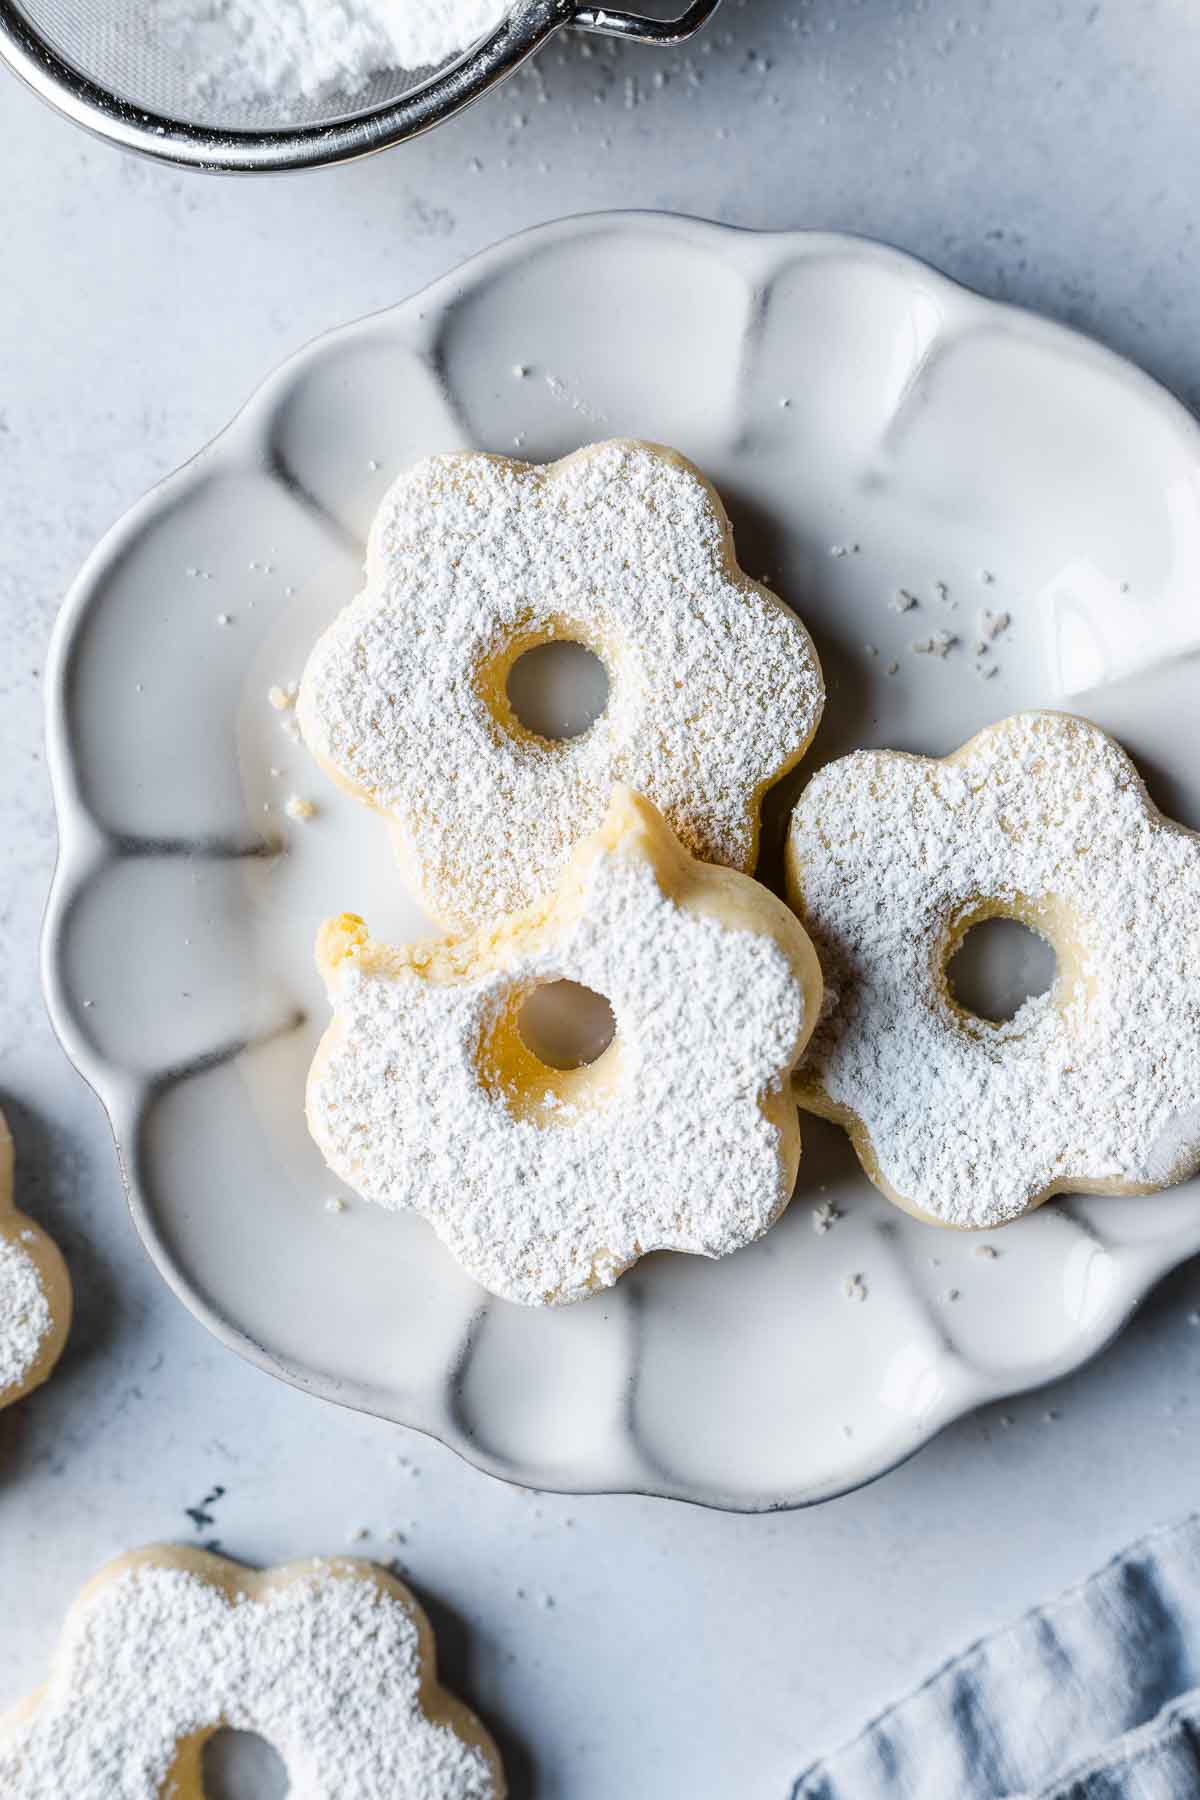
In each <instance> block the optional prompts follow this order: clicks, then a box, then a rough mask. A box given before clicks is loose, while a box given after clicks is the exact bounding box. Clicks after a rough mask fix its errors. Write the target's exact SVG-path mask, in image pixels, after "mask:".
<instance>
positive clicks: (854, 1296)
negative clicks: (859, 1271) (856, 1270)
mask: <svg viewBox="0 0 1200 1800" xmlns="http://www.w3.org/2000/svg"><path fill="white" fill-rule="evenodd" d="M842 1292H843V1294H845V1296H846V1298H847V1300H859V1301H861V1300H865V1299H866V1297H867V1284H866V1282H865V1281H864V1280H863V1278H862V1276H861V1275H847V1277H846V1279H845V1281H844V1282H843V1283H842Z"/></svg>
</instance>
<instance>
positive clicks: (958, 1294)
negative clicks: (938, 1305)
mask: <svg viewBox="0 0 1200 1800" xmlns="http://www.w3.org/2000/svg"><path fill="white" fill-rule="evenodd" d="M942 1298H943V1299H944V1300H945V1301H947V1303H949V1304H951V1305H952V1304H953V1302H954V1301H955V1300H961V1299H962V1290H961V1289H960V1288H947V1289H946V1292H945V1293H944V1294H943V1296H942Z"/></svg>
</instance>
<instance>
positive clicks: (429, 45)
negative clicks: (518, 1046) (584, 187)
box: [160, 0, 507, 106]
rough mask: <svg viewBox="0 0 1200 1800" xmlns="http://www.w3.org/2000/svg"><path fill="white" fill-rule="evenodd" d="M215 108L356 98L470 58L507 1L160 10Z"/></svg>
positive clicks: (200, 91) (234, 0) (170, 3)
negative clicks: (457, 57)
mask: <svg viewBox="0 0 1200 1800" xmlns="http://www.w3.org/2000/svg"><path fill="white" fill-rule="evenodd" d="M160 4H161V5H162V6H163V10H164V13H165V16H166V20H167V22H168V25H169V27H170V29H171V33H172V36H173V38H174V40H175V42H176V43H177V44H178V45H179V46H180V47H181V48H183V49H185V50H186V51H187V53H188V56H189V60H190V62H191V64H192V67H193V68H194V70H195V75H194V77H193V83H192V85H193V90H194V92H195V93H196V95H197V96H198V97H199V98H201V99H204V100H207V101H209V102H210V103H211V102H212V101H214V100H216V101H219V102H221V103H223V104H226V105H229V104H233V105H241V106H254V105H263V104H275V105H279V104H281V103H282V104H286V103H288V102H295V101H298V100H308V101H319V100H325V99H329V98H332V97H333V96H335V95H351V94H355V93H357V92H359V90H360V89H362V88H364V87H365V86H366V85H367V83H368V82H369V81H371V79H372V78H373V77H374V76H376V75H379V74H381V73H384V72H386V71H388V70H391V69H395V68H400V69H423V68H428V67H431V66H433V65H434V64H437V63H441V62H444V61H445V60H446V58H447V57H449V56H452V55H454V54H455V53H456V52H458V51H460V50H466V49H468V48H469V47H470V46H471V45H472V44H474V43H476V42H477V41H478V39H480V38H481V37H483V36H484V34H485V33H486V32H489V31H491V30H492V29H493V28H494V27H495V26H496V25H497V24H499V22H500V20H501V19H502V18H503V16H504V13H505V11H506V10H507V9H506V6H505V4H504V0H160Z"/></svg>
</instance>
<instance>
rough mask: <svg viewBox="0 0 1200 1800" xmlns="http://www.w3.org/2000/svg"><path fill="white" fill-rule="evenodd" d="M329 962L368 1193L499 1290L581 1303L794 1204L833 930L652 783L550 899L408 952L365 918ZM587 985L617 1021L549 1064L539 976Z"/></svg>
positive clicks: (327, 1086)
mask: <svg viewBox="0 0 1200 1800" xmlns="http://www.w3.org/2000/svg"><path fill="white" fill-rule="evenodd" d="M318 962H319V964H320V966H321V969H322V971H323V973H324V976H325V979H326V982H327V984H328V987H329V994H330V999H331V1001H332V1004H333V1008H334V1020H333V1024H332V1025H331V1026H330V1028H329V1030H328V1031H327V1033H326V1035H325V1037H324V1039H323V1040H322V1043H321V1045H320V1048H319V1049H318V1051H317V1055H316V1059H315V1061H314V1063H313V1067H312V1072H311V1075H310V1077H309V1084H308V1118H309V1125H310V1128H311V1130H312V1133H313V1136H314V1137H315V1139H316V1141H317V1143H318V1144H319V1145H320V1147H321V1149H322V1151H323V1152H324V1154H325V1157H326V1159H327V1161H328V1162H329V1164H330V1166H331V1167H332V1168H333V1169H334V1170H335V1171H336V1173H337V1174H338V1175H340V1176H341V1178H342V1179H343V1180H344V1181H346V1182H348V1183H350V1185H351V1186H353V1187H355V1188H357V1189H358V1191H359V1192H360V1193H362V1194H364V1195H365V1196H366V1197H367V1199H369V1200H374V1201H376V1202H378V1203H379V1204H380V1205H382V1206H388V1207H394V1208H400V1207H414V1208H416V1209H417V1210H418V1211H419V1212H421V1213H423V1214H424V1215H425V1217H426V1218H428V1219H429V1220H430V1221H431V1222H432V1224H433V1225H434V1227H435V1229H436V1230H437V1232H438V1235H439V1236H440V1237H441V1238H442V1240H443V1242H444V1243H445V1244H446V1246H447V1248H448V1249H449V1250H450V1251H451V1253H452V1254H453V1255H454V1256H456V1257H457V1258H458V1260H459V1262H460V1263H461V1264H462V1265H463V1267H464V1268H465V1269H466V1270H467V1271H468V1272H469V1273H470V1274H471V1275H473V1276H474V1277H475V1279H476V1280H477V1281H479V1282H481V1283H482V1284H483V1286H484V1287H486V1288H489V1289H490V1290H491V1292H492V1293H494V1294H499V1295H502V1296H504V1297H506V1298H508V1299H510V1300H518V1301H523V1302H525V1303H526V1304H529V1305H543V1304H558V1303H561V1302H564V1301H569V1300H578V1299H581V1298H582V1297H583V1296H584V1295H586V1294H589V1293H592V1292H594V1291H595V1290H596V1289H597V1288H600V1287H608V1286H611V1285H612V1283H613V1282H614V1281H615V1280H616V1279H617V1277H618V1276H619V1275H620V1274H621V1272H622V1271H623V1270H624V1269H626V1268H628V1266H629V1265H630V1264H631V1263H632V1262H634V1261H636V1260H637V1258H638V1257H640V1256H644V1255H646V1253H647V1252H648V1251H651V1250H657V1249H671V1250H688V1251H692V1252H695V1253H697V1254H699V1255H703V1256H721V1255H723V1254H724V1253H725V1252H726V1251H730V1250H736V1249H738V1248H739V1247H740V1246H741V1245H743V1244H747V1243H749V1242H750V1241H751V1240H752V1239H753V1238H756V1237H759V1236H760V1235H761V1234H762V1233H763V1232H764V1231H766V1229H767V1228H768V1226H769V1225H771V1224H772V1223H773V1221H774V1220H775V1219H776V1217H777V1216H778V1214H779V1213H780V1212H781V1211H782V1209H783V1208H784V1206H786V1204H787V1202H788V1199H789V1198H790V1196H791V1192H792V1187H793V1184H794V1182H795V1178H796V1168H797V1163H798V1160H799V1155H800V1134H799V1124H798V1120H797V1115H796V1104H795V1101H794V1099H793V1098H792V1095H791V1092H790V1088H789V1085H788V1076H789V1074H790V1072H791V1069H792V1067H793V1065H794V1063H795V1061H796V1058H797V1057H798V1056H799V1054H800V1052H801V1050H802V1049H803V1047H804V1044H805V1043H806V1041H807V1039H808V1035H809V1033H810V1032H811V1030H812V1028H813V1024H814V1022H815V1020H816V1017H817V1012H818V1009H819V1005H820V995H821V976H820V970H819V969H818V966H817V961H816V958H815V956H814V955H813V950H812V946H811V944H810V943H809V941H808V939H807V937H806V936H805V934H804V932H803V931H802V930H801V928H800V926H799V924H798V923H797V921H796V919H795V918H794V916H793V915H792V914H791V913H790V912H789V911H788V909H787V907H786V906H784V905H783V904H782V902H781V901H779V900H777V899H776V897H775V896H774V895H773V894H772V893H770V892H769V891H768V890H767V889H766V888H763V887H760V886H759V884H758V883H757V882H755V881H752V880H751V879H750V877H749V876H746V875H740V874H736V873H735V872H734V871H732V870H730V869H721V868H715V867H712V866H710V865H707V864H703V863H699V862H695V861H694V860H693V859H692V858H691V857H690V856H688V854H687V852H686V851H685V850H683V849H682V848H681V846H680V845H679V843H678V842H677V840H676V839H675V838H674V837H673V836H672V834H671V832H670V831H669V829H668V828H667V826H666V824H665V823H664V821H663V819H662V817H661V816H660V814H659V813H657V812H656V811H655V809H654V808H653V807H652V806H651V805H650V804H649V803H648V802H647V801H646V800H644V799H642V798H640V797H639V796H637V795H635V794H633V793H631V792H629V790H627V789H623V788H618V789H617V790H616V792H615V793H614V796H613V800H612V804H611V807H610V809H609V813H608V816H607V819H606V821H605V823H604V825H603V827H602V828H601V830H600V831H598V832H597V833H595V834H594V836H592V837H591V838H588V839H586V840H585V841H584V842H583V843H582V844H580V845H579V846H578V847H577V848H576V851H575V853H574V855H573V857H572V859H571V863H570V866H569V867H568V869H567V872H566V874H565V876H564V878H563V880H562V882H561V883H560V886H559V888H558V890H557V892H556V893H555V894H554V895H553V896H552V897H551V898H550V899H549V900H547V901H544V902H543V903H542V904H541V905H539V906H536V907H532V908H530V909H529V910H528V911H527V912H525V913H523V914H519V915H517V916H515V917H511V918H508V919H504V920H502V921H500V922H498V923H496V924H493V925H491V926H488V927H485V928H484V929H482V930H480V931H478V932H476V933H475V934H473V935H472V936H470V937H466V938H462V939H459V940H457V941H455V940H448V941H443V942H440V943H424V944H417V945H413V946H410V947H408V948H406V949H402V950H393V949H389V948H387V947H386V946H385V945H382V944H376V943H373V942H372V941H371V940H370V938H368V936H367V933H366V929H365V927H364V926H363V924H362V922H361V920H358V919H355V918H353V917H352V916H350V915H346V916H343V917H342V918H341V919H337V920H333V921H331V922H330V923H329V924H328V925H326V926H325V927H324V929H323V931H322V934H321V938H320V941H319V944H318ZM564 979H565V980H569V981H574V982H578V983H581V984H582V985H583V986H585V987H587V988H590V989H592V990H593V991H594V992H596V993H598V994H602V995H603V996H604V997H605V998H606V999H607V1000H608V1002H609V1004H610V1006H611V1008H612V1012H613V1015H614V1017H615V1020H616V1035H615V1037H614V1038H613V1040H612V1042H611V1044H610V1045H609V1047H608V1048H607V1049H606V1050H605V1051H604V1053H603V1054H602V1055H601V1056H600V1057H599V1059H598V1060H597V1061H595V1062H593V1063H591V1064H589V1065H586V1066H584V1067H582V1068H573V1069H555V1068H550V1067H548V1066H547V1064H546V1063H544V1062H542V1061H540V1060H539V1059H538V1058H537V1057H536V1056H535V1055H533V1054H532V1052H531V1051H530V1050H529V1049H528V1048H527V1047H526V1044H525V1042H524V1040H523V1038H522V1035H521V1010H522V1007H523V1004H524V1002H525V1000H526V999H527V998H528V996H529V995H530V993H531V992H532V990H533V989H534V988H536V987H539V986H542V985H543V984H546V983H551V982H556V981H560V980H564Z"/></svg>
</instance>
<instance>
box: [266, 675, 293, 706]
mask: <svg viewBox="0 0 1200 1800" xmlns="http://www.w3.org/2000/svg"><path fill="white" fill-rule="evenodd" d="M299 692H300V689H299V688H298V687H297V685H296V683H295V682H294V681H292V682H289V683H288V685H287V687H281V686H280V684H279V682H275V683H274V685H273V686H272V687H269V688H268V689H267V699H268V700H269V701H270V703H271V705H272V706H273V707H274V708H275V711H276V712H288V711H289V710H290V709H291V708H292V707H293V706H295V704H296V697H297V695H298V694H299Z"/></svg>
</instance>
